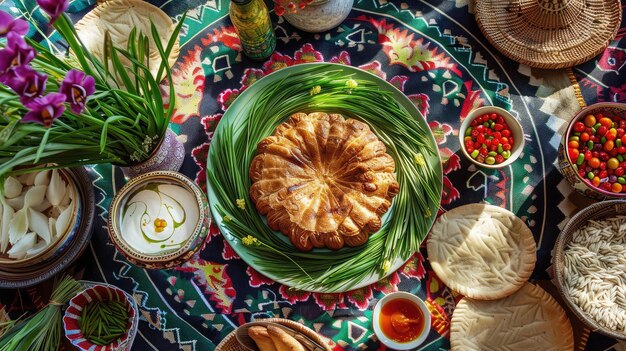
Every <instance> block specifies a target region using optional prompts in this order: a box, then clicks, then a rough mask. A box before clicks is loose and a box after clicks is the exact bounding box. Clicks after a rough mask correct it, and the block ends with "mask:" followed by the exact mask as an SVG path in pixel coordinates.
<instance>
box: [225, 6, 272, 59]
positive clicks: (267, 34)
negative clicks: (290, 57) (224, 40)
mask: <svg viewBox="0 0 626 351" xmlns="http://www.w3.org/2000/svg"><path fill="white" fill-rule="evenodd" d="M229 14H230V20H231V21H232V22H233V25H234V26H235V30H236V31H237V34H238V35H239V40H240V41H241V46H242V47H243V53H244V54H245V55H246V56H248V57H249V58H251V59H253V60H263V59H266V58H268V57H269V56H270V55H271V54H272V52H274V48H275V47H276V35H275V34H274V28H273V26H272V21H271V20H270V15H269V12H268V11H267V6H265V3H264V2H263V0H231V1H230V9H229Z"/></svg>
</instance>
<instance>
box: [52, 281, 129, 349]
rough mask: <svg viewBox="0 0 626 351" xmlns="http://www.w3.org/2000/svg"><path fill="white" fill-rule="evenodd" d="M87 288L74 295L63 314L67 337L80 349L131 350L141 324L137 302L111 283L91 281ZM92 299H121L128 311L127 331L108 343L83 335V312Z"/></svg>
mask: <svg viewBox="0 0 626 351" xmlns="http://www.w3.org/2000/svg"><path fill="white" fill-rule="evenodd" d="M87 285H88V286H90V287H88V288H87V289H85V290H83V291H82V292H80V293H79V294H78V295H76V296H74V297H73V298H72V299H71V300H70V302H69V307H68V308H67V309H66V310H65V314H64V315H63V329H64V330H65V337H66V338H67V339H68V340H69V341H70V342H71V343H72V345H74V346H76V347H77V348H78V349H79V350H84V351H113V350H115V351H129V350H130V348H131V346H132V344H133V341H134V339H135V335H136V334H137V328H138V325H139V309H138V308H137V303H136V302H135V300H133V298H132V296H130V295H129V294H128V293H126V292H125V291H123V290H121V289H118V288H117V287H115V286H113V285H109V284H102V283H90V284H87ZM92 301H119V302H121V303H122V304H123V305H124V307H125V309H126V312H127V313H128V322H127V326H126V329H127V332H126V333H124V334H123V335H122V336H120V337H119V338H118V339H117V340H116V341H114V342H112V343H111V344H108V345H97V344H94V343H93V342H91V341H90V340H89V339H87V338H86V337H85V335H83V332H82V330H81V329H80V323H81V318H82V312H83V309H84V307H85V306H87V305H88V304H89V303H90V302H92Z"/></svg>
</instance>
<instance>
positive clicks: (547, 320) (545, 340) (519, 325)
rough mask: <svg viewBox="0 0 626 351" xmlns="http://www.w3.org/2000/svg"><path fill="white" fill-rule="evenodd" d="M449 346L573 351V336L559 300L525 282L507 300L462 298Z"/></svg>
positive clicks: (474, 350)
mask: <svg viewBox="0 0 626 351" xmlns="http://www.w3.org/2000/svg"><path fill="white" fill-rule="evenodd" d="M450 345H451V348H452V351H487V350H489V351H501V350H551V351H572V350H574V335H573V333H572V326H571V324H570V321H569V319H568V318H567V315H566V314H565V311H564V310H563V308H561V306H560V305H559V304H558V303H557V302H556V300H554V298H553V297H552V296H550V294H548V293H547V292H546V291H545V290H543V289H542V288H540V287H538V286H535V285H533V284H530V283H525V285H524V286H522V288H521V289H519V290H518V291H517V292H516V293H514V294H513V295H511V296H509V297H506V298H504V299H500V300H495V301H478V300H472V299H469V298H467V297H466V298H464V299H462V300H461V301H460V302H459V303H458V305H457V306H456V308H455V310H454V313H453V315H452V324H451V326H450Z"/></svg>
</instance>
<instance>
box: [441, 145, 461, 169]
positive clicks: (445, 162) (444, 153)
mask: <svg viewBox="0 0 626 351" xmlns="http://www.w3.org/2000/svg"><path fill="white" fill-rule="evenodd" d="M439 156H440V158H441V164H442V166H443V174H449V173H450V172H454V171H456V170H459V169H461V158H460V157H459V155H457V154H455V153H454V152H452V150H450V149H448V148H447V147H442V148H440V149H439Z"/></svg>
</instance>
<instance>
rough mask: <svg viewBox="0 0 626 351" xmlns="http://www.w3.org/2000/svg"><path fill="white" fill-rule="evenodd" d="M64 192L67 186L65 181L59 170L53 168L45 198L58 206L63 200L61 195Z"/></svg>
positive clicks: (63, 194)
mask: <svg viewBox="0 0 626 351" xmlns="http://www.w3.org/2000/svg"><path fill="white" fill-rule="evenodd" d="M66 192H67V186H66V185H65V181H64V180H63V178H62V177H61V174H60V172H59V170H57V169H55V170H53V171H52V176H51V177H50V185H49V186H48V190H47V191H46V198H47V199H48V201H50V203H51V204H52V205H53V206H59V205H60V204H61V202H62V201H63V197H64V196H65V193H66Z"/></svg>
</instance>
